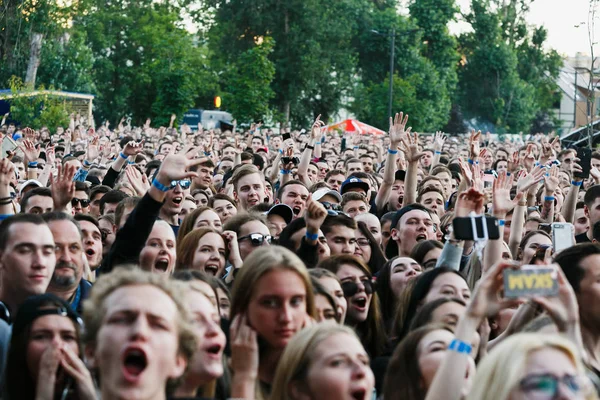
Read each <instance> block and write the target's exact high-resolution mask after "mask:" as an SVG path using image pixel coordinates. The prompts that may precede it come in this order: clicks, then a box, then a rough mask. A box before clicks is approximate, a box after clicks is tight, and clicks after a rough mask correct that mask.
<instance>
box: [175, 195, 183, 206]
mask: <svg viewBox="0 0 600 400" xmlns="http://www.w3.org/2000/svg"><path fill="white" fill-rule="evenodd" d="M182 201H183V197H181V196H175V197H173V203H175V204H176V205H180V204H181V202H182Z"/></svg>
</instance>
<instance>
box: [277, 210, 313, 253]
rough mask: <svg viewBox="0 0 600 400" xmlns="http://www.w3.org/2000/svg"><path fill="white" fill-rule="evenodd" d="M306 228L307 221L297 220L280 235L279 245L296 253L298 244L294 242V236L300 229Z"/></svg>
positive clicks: (288, 225)
mask: <svg viewBox="0 0 600 400" xmlns="http://www.w3.org/2000/svg"><path fill="white" fill-rule="evenodd" d="M303 228H306V220H305V219H304V218H296V219H295V220H293V221H292V222H290V223H289V224H287V226H286V227H285V228H283V230H282V231H281V233H280V234H279V241H278V242H277V244H278V245H280V246H283V247H285V248H286V249H288V250H291V251H293V252H296V250H297V249H296V244H295V243H294V242H293V241H292V236H293V235H294V233H296V232H298V231H299V230H300V229H303Z"/></svg>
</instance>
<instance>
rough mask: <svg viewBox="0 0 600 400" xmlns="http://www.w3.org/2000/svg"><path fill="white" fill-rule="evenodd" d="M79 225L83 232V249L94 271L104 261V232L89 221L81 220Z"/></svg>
mask: <svg viewBox="0 0 600 400" xmlns="http://www.w3.org/2000/svg"><path fill="white" fill-rule="evenodd" d="M79 226H80V227H81V233H82V234H83V251H84V253H85V257H86V258H87V260H88V264H89V266H90V268H91V269H92V271H93V270H95V269H96V268H98V267H99V266H100V263H101V262H102V253H103V250H102V234H101V233H100V229H98V227H97V226H96V225H94V224H92V223H91V222H89V221H79Z"/></svg>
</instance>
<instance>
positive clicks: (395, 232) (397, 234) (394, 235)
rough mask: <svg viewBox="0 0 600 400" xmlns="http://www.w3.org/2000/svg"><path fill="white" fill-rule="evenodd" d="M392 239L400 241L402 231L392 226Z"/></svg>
mask: <svg viewBox="0 0 600 400" xmlns="http://www.w3.org/2000/svg"><path fill="white" fill-rule="evenodd" d="M391 233H392V239H393V240H394V241H396V242H398V241H400V232H399V231H398V229H396V228H392V232H391Z"/></svg>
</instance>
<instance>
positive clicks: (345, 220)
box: [321, 214, 356, 235]
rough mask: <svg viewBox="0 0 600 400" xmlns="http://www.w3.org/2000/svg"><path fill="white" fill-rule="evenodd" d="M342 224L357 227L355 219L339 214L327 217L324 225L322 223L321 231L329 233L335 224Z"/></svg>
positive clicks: (352, 227) (351, 227) (347, 226)
mask: <svg viewBox="0 0 600 400" xmlns="http://www.w3.org/2000/svg"><path fill="white" fill-rule="evenodd" d="M340 225H341V226H345V227H346V228H350V229H353V230H354V229H356V221H355V220H354V219H352V218H350V217H348V216H347V215H344V214H338V215H328V216H327V217H325V221H324V222H323V225H321V231H323V234H324V235H327V234H328V233H329V232H331V230H332V229H333V227H334V226H340Z"/></svg>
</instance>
